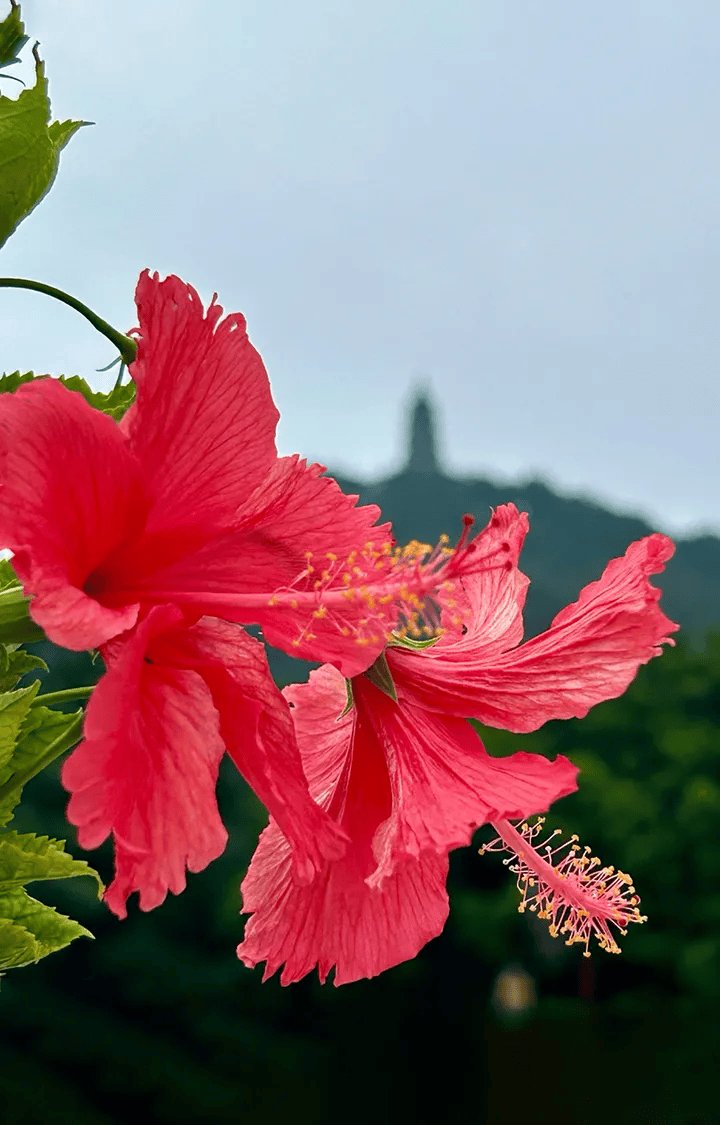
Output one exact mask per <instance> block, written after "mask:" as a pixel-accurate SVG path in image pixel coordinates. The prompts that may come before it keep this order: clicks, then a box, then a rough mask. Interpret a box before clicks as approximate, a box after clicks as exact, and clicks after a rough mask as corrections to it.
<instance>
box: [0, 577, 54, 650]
mask: <svg viewBox="0 0 720 1125" xmlns="http://www.w3.org/2000/svg"><path fill="white" fill-rule="evenodd" d="M6 561H7V560H6V559H3V560H2V562H3V563H5V562H6ZM8 565H9V564H8ZM4 573H7V571H4ZM29 605H30V599H29V598H26V597H25V595H24V594H23V589H22V586H21V585H20V583H19V582H18V583H17V585H10V584H8V585H7V586H5V587H4V588H3V589H0V644H4V645H7V644H20V645H21V644H24V643H25V642H26V641H42V640H43V639H44V637H45V634H44V632H43V631H42V629H41V628H40V626H39V625H36V624H35V622H34V621H33V619H32V618H31V616H30V611H29V608H28V607H29Z"/></svg>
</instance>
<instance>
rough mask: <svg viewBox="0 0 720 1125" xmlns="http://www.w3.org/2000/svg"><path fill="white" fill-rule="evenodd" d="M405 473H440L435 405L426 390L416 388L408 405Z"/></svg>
mask: <svg viewBox="0 0 720 1125" xmlns="http://www.w3.org/2000/svg"><path fill="white" fill-rule="evenodd" d="M403 471H404V472H406V473H425V474H427V473H433V474H436V475H437V474H441V473H442V469H441V467H440V462H439V459H438V451H437V431H436V424H435V407H434V404H433V401H432V399H431V398H430V396H429V394H428V393H427V391H426V390H418V391H416V392H415V395H414V396H413V399H412V402H411V405H410V417H409V425H408V458H407V462H406V464H405V468H404V470H403Z"/></svg>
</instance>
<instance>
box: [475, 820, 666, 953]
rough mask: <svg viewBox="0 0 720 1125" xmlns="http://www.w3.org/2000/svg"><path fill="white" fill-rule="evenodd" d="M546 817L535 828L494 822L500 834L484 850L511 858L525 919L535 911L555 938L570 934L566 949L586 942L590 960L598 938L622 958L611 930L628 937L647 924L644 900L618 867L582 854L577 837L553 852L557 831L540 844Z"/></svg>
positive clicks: (585, 851) (586, 850) (584, 851)
mask: <svg viewBox="0 0 720 1125" xmlns="http://www.w3.org/2000/svg"><path fill="white" fill-rule="evenodd" d="M544 823H545V819H544V817H540V818H539V819H538V820H537V821H536V822H535V823H534V824H532V825H530V824H528V823H523V824H521V825H520V826H519V830H518V828H515V827H513V825H512V824H511V823H510V821H509V820H497V821H492V826H493V828H494V829H495V831H496V832H497V833H498V836H497V838H496V839H495V840H491V842H490V843H489V844H485V845H484V846H483V847H482V848H480V854H481V855H483V854H484V853H485V852H492V851H498V852H503V851H504V852H509V853H510V855H509V856H508V858H507V859H504V860H503V863H505V864H506V865H507V866H508V867H509V868H510V870H511V871H512V872H513V874H514V875H517V885H518V890H519V891H520V893H521V894H522V901H521V902H520V905H519V907H518V910H519V911H520V913H521V914H522V913H524V912H525V910H531V911H533V912H535V913H537V916H538V918H544V919H547V920H548V921H549V923H550V933H551V934H552V936H553V937H558V936H559V935H561V934H566V935H567V937H566V940H565V944H566V945H574V944H575V942H581V943H582V944H583V945H584V946H585V950H584V956H585V957H589V956H590V950H589V945H590V939H591V938H592V937H593V936H595V937H596V938H597V940H598V943H599V945H600V948H601V949H604V950H606V951H607V952H608V953H620V946H619V945H618V944H617V941H616V940H615V937H614V935H613V933H612V931H611V930H610V926H614V927H615V929H616V930H617V931H618V932H619V933H620V934H622V935H623V936H624V935H625V934H626V933H627V926H628V924H629V923H630V922H646V921H647V918H646V917H645V916H644V915H642V914H641V913H640V911H639V909H638V906H639V903H640V899H639V898H638V896H637V895H636V893H635V888H634V886H633V883H632V879H631V877H630V876H629V875H625V874H624V873H623V872H622V871H616V870H615V868H614V867H603V866H602V865H601V863H600V860H599V859H598V858H597V857H596V856H592V855H591V850H590V848H588V847H584V848H581V846H580V845H579V843H578V838H577V836H571V837H570V839H569V840H566V841H565V842H564V843H562V844H558V845H556V846H555V847H552V846H551V843H550V841H551V840H553V839H555V837H557V836H559V835H560V829H555V831H554V832H551V833H550V835H549V836H548V837H547V838H546V839H545V840H544V841H543V842H542V843H537V844H536V843H535V838H536V837H537V836H538V835H539V834H540V832H541V831H542V827H543V824H544Z"/></svg>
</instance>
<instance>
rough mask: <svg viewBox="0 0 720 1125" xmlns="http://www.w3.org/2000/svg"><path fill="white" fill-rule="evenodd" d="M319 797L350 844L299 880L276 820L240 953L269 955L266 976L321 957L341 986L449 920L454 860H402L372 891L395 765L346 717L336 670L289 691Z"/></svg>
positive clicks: (249, 898)
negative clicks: (377, 839)
mask: <svg viewBox="0 0 720 1125" xmlns="http://www.w3.org/2000/svg"><path fill="white" fill-rule="evenodd" d="M285 695H286V696H287V698H288V699H290V700H291V702H292V703H293V705H294V710H293V718H294V721H295V728H296V731H297V737H298V745H299V746H300V751H301V754H302V758H303V765H304V767H305V771H306V773H307V776H308V782H309V785H310V790H311V792H312V793H313V796H314V797H315V798H316V800H318V801H319V802H320V803H321V804H322V805H323V807H324V808H327V809H328V810H330V811H331V813H332V815H333V816H335V817H337V819H338V821H339V822H340V823H341V824H342V825H343V827H344V828H345V830H346V831H347V833H348V835H349V836H350V840H351V843H350V845H349V847H348V849H347V852H346V853H345V855H344V856H343V857H342V858H341V859H339V860H337V862H335V863H331V864H330V863H329V864H326V865H325V867H324V869H323V870H322V871H321V872H319V873H318V875H317V876H316V878H315V879H314V881H313V882H312V883H311V884H309V885H307V886H302V887H300V886H298V884H297V882H296V881H295V880H294V879H293V878H292V872H291V867H290V848H289V845H288V844H287V842H286V841H285V839H284V838H283V836H282V833H281V832H280V830H279V828H278V826H277V825H274V824H271V825H270V826H269V827H268V828H267V829H266V830H265V832H263V834H262V836H261V837H260V843H259V844H258V847H257V850H256V852H255V855H254V856H253V859H252V862H251V864H250V869H249V871H248V874H247V876H246V878H245V880H244V882H243V885H242V894H243V909H244V910H245V911H246V912H252V913H253V917H252V918H251V919H250V921H249V922H248V923H247V925H246V928H245V939H244V941H243V942H242V944H241V945H240V946H239V947H238V956H239V957H240V959H241V960H242V961H243V962H244V963H245V964H246V965H255V964H257V963H258V962H259V961H266V962H267V964H266V969H265V977H266V978H267V977H269V976H272V974H273V973H274V972H275V971H276V970H277V969H278V968H279V967H280V965H282V964H283V963H284V964H285V969H284V970H283V973H282V976H281V981H282V983H283V984H290V983H291V982H292V981H296V980H299V979H300V978H301V977H303V976H305V975H306V974H307V973H309V972H311V971H312V970H313V968H314V967H315V966H316V965H317V967H318V972H319V975H320V979H321V980H325V978H326V977H327V975H328V973H329V972H330V970H331V969H332V968H334V969H335V984H346V983H348V982H349V981H353V980H359V979H360V978H361V977H371V976H375V975H376V974H377V973H381V972H383V970H385V969H389V968H391V967H392V966H393V965H397V964H399V962H401V961H406V960H408V959H409V958H411V957H414V956H415V955H416V953H417V952H418V951H419V950H420V949H421V948H422V946H423V945H424V944H425V943H426V942H427V941H429V940H430V939H431V938H433V937H436V936H437V934H439V933H440V931H441V930H442V928H443V925H444V924H445V919H446V918H447V912H448V900H447V894H446V891H445V880H446V877H447V858H446V857H445V856H444V855H443V856H437V855H435V854H432V855H429V856H424V857H423V862H422V863H417V862H414V861H409V862H407V863H405V864H399V865H398V868H397V871H396V872H395V873H394V875H393V876H392V877H391V878H390V879H388V880H387V881H386V883H385V884H384V886H383V888H382V889H381V890H379V889H371V888H370V887H369V886H368V883H367V879H368V877H369V876H370V875H371V874H372V872H373V871H374V869H375V866H376V863H375V858H374V856H373V851H372V840H373V836H374V835H375V832H376V830H377V827H378V825H379V824H381V823H382V822H383V821H384V820H386V818H387V816H388V815H389V812H390V790H389V785H388V777H387V768H386V765H385V760H384V756H383V751H382V748H381V746H380V745H379V744H378V742H377V740H376V739H375V737H374V735H373V732H372V730H370V728H368V727H367V725H366V724H363V723H362V722H358V716H357V714H356V713H355V712H354V711H349V712H347V713H346V714H345V715H342V717H340V715H341V712H342V711H343V709H344V707H345V703H346V699H347V696H346V691H345V684H344V682H343V679H342V676H340V675H339V674H338V673H337V672H336V671H335V669H334V668H330V667H327V666H325V667H323V668H319V669H318V670H317V671H315V672H312V673H311V674H310V681H309V683H307V684H295V685H293V686H292V687H289V688H286V689H285Z"/></svg>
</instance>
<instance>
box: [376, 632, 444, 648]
mask: <svg viewBox="0 0 720 1125" xmlns="http://www.w3.org/2000/svg"><path fill="white" fill-rule="evenodd" d="M441 636H442V634H441V633H439V634H438V635H437V637H426V638H425V639H424V640H417V639H416V638H415V637H397V636H396V635H395V634H394V633H393V635H392V639H391V640H389V641H388V643H387V647H388V648H409V649H411V650H412V651H413V652H422V650H423V649H424V648H432V646H433V645H435V644H437V642H438V641H439V639H440V637H441Z"/></svg>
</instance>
